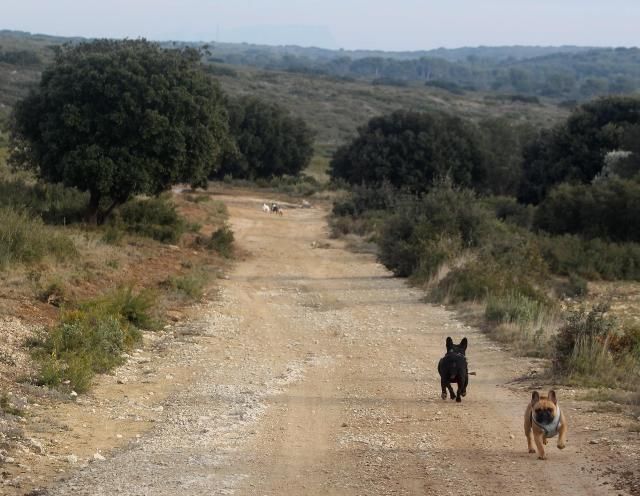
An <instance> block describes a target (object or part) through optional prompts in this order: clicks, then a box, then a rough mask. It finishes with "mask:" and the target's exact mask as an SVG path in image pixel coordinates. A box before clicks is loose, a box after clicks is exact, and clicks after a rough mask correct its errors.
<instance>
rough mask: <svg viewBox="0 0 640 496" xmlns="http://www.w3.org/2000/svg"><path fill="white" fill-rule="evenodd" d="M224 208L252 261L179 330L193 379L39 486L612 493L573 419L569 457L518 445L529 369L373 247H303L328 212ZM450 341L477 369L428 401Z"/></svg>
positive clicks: (127, 491)
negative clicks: (60, 477)
mask: <svg viewBox="0 0 640 496" xmlns="http://www.w3.org/2000/svg"><path fill="white" fill-rule="evenodd" d="M225 200H226V202H227V204H228V206H229V209H230V213H231V220H232V224H233V229H234V231H235V233H236V238H237V241H238V244H239V246H240V247H241V248H242V249H244V250H246V251H247V252H248V253H249V255H248V256H247V257H246V260H244V261H241V262H239V263H238V264H237V267H236V269H235V270H234V272H233V273H232V274H231V275H230V277H229V279H228V280H226V281H224V282H223V285H222V291H221V294H220V295H219V298H217V299H216V300H215V301H212V302H211V303H209V304H208V306H207V307H206V308H205V309H204V310H203V314H202V315H201V316H200V317H199V318H198V319H196V320H193V321H192V322H190V323H189V324H188V326H189V329H187V331H188V334H191V335H195V336H196V337H194V346H197V347H198V350H199V353H198V354H197V355H196V357H195V358H193V360H195V361H196V362H197V363H195V364H194V370H197V371H198V372H197V375H196V377H195V379H194V380H193V381H192V383H190V384H185V386H184V387H182V388H180V389H179V390H178V391H177V392H176V393H175V394H173V395H172V396H170V397H169V398H168V399H167V401H166V402H165V404H164V409H163V411H162V414H161V415H160V417H159V418H158V421H157V423H156V424H155V428H153V429H152V430H150V431H149V432H148V433H147V434H146V435H144V436H143V437H142V438H140V439H138V440H137V441H135V442H131V443H130V444H129V446H128V447H126V448H123V449H120V450H117V451H115V452H113V453H111V454H109V455H108V456H106V458H107V459H106V460H104V461H96V462H93V463H90V464H89V465H88V466H87V467H86V468H84V469H83V470H81V471H79V472H78V473H76V474H75V475H73V476H72V477H71V478H70V479H69V480H67V481H65V482H63V483H60V484H59V485H58V486H57V487H55V488H52V489H51V491H50V494H55V495H71V494H73V495H78V494H86V495H114V494H120V495H123V496H124V495H175V494H184V495H213V494H236V495H390V494H399V495H414V494H415V495H418V494H419V495H432V494H433V495H448V494H451V495H454V494H455V495H485V494H487V495H489V494H491V495H495V494H505V495H506V494H518V495H525V494H540V493H541V490H540V486H539V484H544V485H545V486H546V487H550V488H552V489H551V490H547V489H544V490H542V493H543V494H544V493H547V492H548V493H550V494H563V495H569V494H572V495H573V494H575V495H601V494H602V495H604V494H624V493H622V492H621V491H614V490H613V489H609V488H610V487H611V486H610V485H608V484H607V482H608V481H607V480H605V479H602V478H598V477H599V476H598V474H597V473H596V472H595V471H593V466H592V465H591V462H590V461H589V460H591V459H592V458H593V452H591V451H590V449H591V448H590V447H589V443H588V438H587V437H586V436H587V434H585V433H584V431H583V429H582V425H581V423H580V422H584V421H585V420H582V421H580V422H577V423H575V424H573V425H572V427H571V430H570V433H569V439H568V447H567V448H566V449H565V450H564V451H560V450H558V449H557V448H556V447H555V445H553V443H552V444H551V447H550V448H549V460H548V461H546V462H542V461H538V460H537V459H536V456H535V455H529V454H528V453H527V450H526V442H525V439H524V435H523V433H522V415H523V411H524V408H525V405H526V402H527V401H528V398H529V397H530V396H529V394H530V393H528V392H526V391H521V392H517V391H513V389H509V388H507V387H503V384H505V383H506V382H508V381H510V380H512V379H513V378H514V377H516V376H518V375H519V374H522V373H525V372H526V371H527V366H528V365H527V363H526V362H524V361H522V360H519V359H515V358H513V357H511V356H510V355H508V354H506V353H505V352H503V351H500V350H499V349H498V348H497V347H495V346H494V345H493V344H492V343H491V342H490V341H488V340H487V339H486V338H485V337H484V336H483V335H482V334H481V333H479V332H478V331H477V330H474V329H471V328H467V327H465V326H463V325H462V324H460V323H459V322H458V321H456V319H455V317H454V315H453V314H452V313H450V312H448V311H447V310H445V309H443V308H441V307H434V306H430V305H427V304H425V303H423V302H421V296H422V295H421V293H420V292H419V291H416V290H412V289H410V288H407V287H406V286H405V284H404V283H403V282H402V281H401V280H398V279H394V278H391V277H390V276H389V274H388V272H387V271H385V270H384V268H383V267H381V266H380V265H378V264H377V263H375V261H374V260H373V258H372V257H370V256H366V255H357V254H353V253H350V252H348V251H346V250H344V249H342V247H341V245H340V243H339V242H333V241H332V242H331V245H332V246H331V247H330V248H313V247H312V243H313V242H314V241H323V242H324V241H326V238H327V234H326V232H325V230H326V224H325V221H324V215H325V214H326V212H324V211H322V210H320V209H309V210H302V209H295V210H293V209H292V210H286V211H285V215H284V216H283V217H279V216H275V215H270V214H265V213H263V212H262V211H261V208H260V207H261V205H262V200H260V199H252V198H249V197H226V198H225ZM448 335H451V336H452V337H453V338H454V339H455V340H459V339H460V338H462V337H463V336H467V337H468V338H469V342H470V344H469V350H468V356H469V359H470V366H471V368H472V369H473V370H475V371H476V372H477V376H476V377H472V379H471V384H470V387H469V393H468V395H467V397H466V398H465V399H464V400H463V402H462V404H456V403H455V402H451V401H449V400H447V401H446V402H445V401H442V400H441V399H440V390H439V379H438V375H437V372H436V364H437V361H438V359H439V357H440V356H442V354H443V350H444V341H445V338H446V337H447V336H448ZM196 365H197V366H196ZM562 394H563V393H562V392H561V393H560V400H561V401H562V399H563V396H562ZM565 405H566V407H565V412H566V413H567V414H568V415H569V417H570V418H571V416H572V411H573V410H574V409H573V408H572V403H571V402H570V401H567V402H566V403H565ZM603 483H604V485H603Z"/></svg>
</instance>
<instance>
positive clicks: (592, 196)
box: [535, 178, 640, 242]
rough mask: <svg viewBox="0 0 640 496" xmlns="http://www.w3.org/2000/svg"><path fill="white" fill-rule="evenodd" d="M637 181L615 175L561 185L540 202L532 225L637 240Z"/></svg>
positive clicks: (587, 235)
mask: <svg viewBox="0 0 640 496" xmlns="http://www.w3.org/2000/svg"><path fill="white" fill-rule="evenodd" d="M639 218H640V183H639V182H637V181H633V180H623V179H619V178H611V179H603V180H601V181H596V182H594V183H593V184H589V185H584V184H578V185H573V184H566V183H565V184H561V185H559V186H558V187H556V188H555V189H553V190H552V191H551V192H550V193H549V195H548V196H547V198H546V199H545V200H544V201H543V202H542V203H541V204H540V206H539V207H538V210H537V212H536V216H535V225H536V227H538V228H540V229H542V230H544V231H547V232H549V233H551V234H579V235H581V236H582V237H585V238H589V239H591V238H602V239H610V240H612V241H618V242H626V241H633V242H640V222H637V219H639Z"/></svg>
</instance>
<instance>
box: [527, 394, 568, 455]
mask: <svg viewBox="0 0 640 496" xmlns="http://www.w3.org/2000/svg"><path fill="white" fill-rule="evenodd" d="M567 427H568V425H567V418H566V417H565V415H564V413H563V412H562V411H561V410H560V406H559V405H558V399H557V398H556V392H555V391H554V390H553V389H552V390H551V391H549V393H548V394H547V396H541V395H540V394H539V393H538V391H534V392H533V394H532V395H531V403H529V404H528V405H527V409H526V411H525V412H524V435H525V436H527V445H528V446H529V453H535V452H536V450H535V448H534V446H533V441H534V440H535V443H536V447H537V448H538V459H539V460H546V459H547V457H546V455H545V453H544V445H546V444H547V439H549V438H551V437H555V436H556V435H558V448H559V449H564V447H565V446H566V444H567Z"/></svg>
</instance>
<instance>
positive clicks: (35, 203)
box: [0, 179, 89, 224]
mask: <svg viewBox="0 0 640 496" xmlns="http://www.w3.org/2000/svg"><path fill="white" fill-rule="evenodd" d="M88 203H89V195H88V194H87V193H83V192H81V191H78V190H77V189H75V188H67V187H65V186H63V185H62V184H50V183H33V184H31V183H27V182H25V181H23V180H22V179H9V180H5V181H0V207H13V208H20V209H24V210H26V211H27V212H28V213H30V214H31V215H32V216H35V217H41V218H42V220H44V221H45V222H46V223H47V224H71V223H73V222H80V221H82V220H83V217H84V214H85V212H86V210H87V205H88Z"/></svg>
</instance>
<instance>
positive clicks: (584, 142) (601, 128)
mask: <svg viewBox="0 0 640 496" xmlns="http://www.w3.org/2000/svg"><path fill="white" fill-rule="evenodd" d="M638 125H640V99H638V98H629V97H615V98H603V99H599V100H595V101H593V102H590V103H587V104H585V105H583V106H582V107H580V108H579V109H578V110H576V111H575V112H574V113H573V114H572V115H571V116H570V117H569V119H568V120H567V121H566V122H565V123H563V124H560V125H558V126H556V127H555V128H553V129H551V130H549V131H543V132H542V133H541V134H540V135H539V136H538V137H537V139H535V140H534V141H533V142H532V143H531V144H530V145H529V146H527V147H526V148H525V150H524V162H523V178H522V182H521V184H520V189H519V194H518V197H519V199H520V201H523V202H527V203H539V202H541V201H542V200H543V199H544V198H545V197H546V195H547V193H548V192H549V190H550V189H551V188H552V187H553V186H554V185H555V184H557V183H561V182H572V183H578V184H579V183H582V184H586V183H589V182H591V181H592V180H593V178H594V177H596V176H597V175H598V174H599V173H600V172H601V171H602V168H603V166H604V165H605V157H606V156H607V154H608V153H610V152H612V151H616V150H620V149H629V148H630V147H632V146H633V142H634V139H632V136H633V135H637V127H638Z"/></svg>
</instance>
